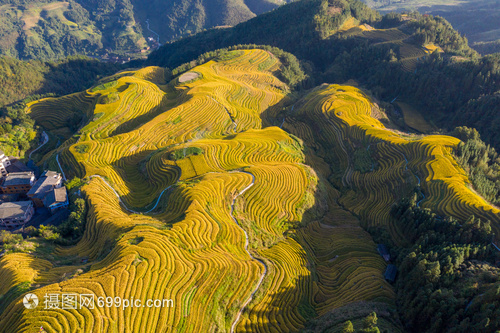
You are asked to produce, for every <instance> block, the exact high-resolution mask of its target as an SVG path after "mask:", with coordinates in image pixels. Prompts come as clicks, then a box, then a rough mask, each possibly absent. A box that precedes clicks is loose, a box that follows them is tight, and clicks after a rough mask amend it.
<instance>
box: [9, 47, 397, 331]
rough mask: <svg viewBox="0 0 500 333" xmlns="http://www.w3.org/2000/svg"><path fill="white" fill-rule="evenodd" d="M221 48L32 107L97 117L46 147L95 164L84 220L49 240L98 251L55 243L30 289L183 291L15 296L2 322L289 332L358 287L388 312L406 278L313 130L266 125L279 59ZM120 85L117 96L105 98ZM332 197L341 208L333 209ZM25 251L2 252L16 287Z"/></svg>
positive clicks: (24, 326) (276, 100) (59, 128)
mask: <svg viewBox="0 0 500 333" xmlns="http://www.w3.org/2000/svg"><path fill="white" fill-rule="evenodd" d="M224 59H225V60H212V61H209V62H207V63H206V64H204V65H201V66H198V67H196V68H194V69H193V70H192V71H191V73H198V74H199V75H200V76H199V77H198V78H194V79H192V81H191V82H187V83H180V81H183V80H184V79H182V76H180V77H178V78H175V79H174V80H172V81H168V79H167V80H166V78H168V73H165V70H164V69H162V68H158V67H149V68H144V69H141V70H138V71H127V72H121V73H118V74H117V75H115V76H114V77H111V78H109V80H108V82H107V83H103V85H102V86H98V87H95V88H94V89H89V90H87V91H85V92H82V93H80V94H75V95H70V96H66V97H62V98H58V99H53V98H51V99H44V100H41V101H38V102H35V103H32V104H30V106H29V107H30V111H31V114H32V115H33V117H34V119H36V121H37V123H39V124H40V125H42V126H44V128H46V129H47V130H50V131H51V132H55V133H59V134H61V133H63V132H64V131H65V130H64V127H65V126H66V120H65V117H68V116H69V115H70V114H69V112H68V111H72V112H75V113H82V115H83V116H84V117H85V118H86V119H88V120H89V122H88V123H86V125H85V126H83V127H82V128H81V129H80V132H79V134H77V135H76V136H71V134H70V133H69V137H70V138H69V140H67V141H66V142H64V143H63V144H62V145H61V146H60V147H59V148H57V149H55V150H54V151H52V152H51V153H49V154H48V155H46V157H45V158H44V161H45V163H46V164H47V165H48V166H49V167H50V168H57V163H56V161H55V156H59V161H60V163H61V165H62V168H63V169H64V171H65V173H66V175H67V176H73V175H78V176H80V177H86V179H87V180H88V185H86V186H85V187H84V191H85V194H86V197H87V199H88V200H89V206H90V210H89V217H88V222H87V227H86V231H85V234H84V236H83V238H82V240H81V241H80V242H79V243H78V244H77V245H76V246H74V247H69V248H57V249H56V251H55V252H54V253H53V256H55V257H54V258H67V259H66V260H68V259H69V258H72V259H69V260H74V261H75V262H79V261H80V260H79V259H78V258H80V257H88V258H89V263H88V264H86V265H84V266H80V265H79V264H78V265H69V266H59V265H58V264H57V262H58V260H59V259H56V260H55V261H53V262H54V263H53V266H52V267H49V268H44V269H45V270H43V271H42V269H41V268H38V267H32V269H33V270H35V271H36V272H37V274H33V275H32V277H31V280H28V281H27V282H29V283H30V284H31V285H33V286H35V285H38V286H39V287H35V288H37V289H36V290H34V292H35V293H36V294H38V295H43V294H44V293H60V292H83V291H84V290H86V291H87V292H89V293H95V294H96V297H97V296H104V295H107V296H113V297H115V296H120V297H124V298H130V297H133V298H134V299H144V300H145V299H146V298H160V299H164V298H165V299H172V300H173V302H174V304H175V306H174V308H167V307H165V308H156V309H155V308H153V309H148V308H145V309H143V311H140V312H138V311H137V309H132V308H129V309H126V310H124V311H122V310H118V311H114V312H111V313H108V312H107V309H105V308H96V309H94V310H86V309H82V310H78V311H77V312H78V313H79V315H81V316H83V317H84V318H85V321H84V322H82V321H79V320H75V317H74V316H73V312H72V311H67V310H62V309H60V310H48V311H47V310H43V309H40V310H39V309H36V310H30V311H26V312H24V310H22V309H23V308H24V307H23V305H22V302H19V301H17V300H16V301H15V302H13V303H12V304H11V305H10V306H9V307H7V309H6V310H5V311H4V312H3V314H2V315H1V317H0V318H1V319H0V325H1V326H2V327H7V328H8V329H9V330H12V331H18V332H22V331H29V330H32V329H33V328H35V327H40V326H42V325H43V327H44V329H45V330H46V331H47V332H53V331H57V330H58V329H59V327H63V329H64V330H67V331H74V330H77V329H78V328H79V329H82V330H84V331H94V332H104V331H108V330H110V329H111V327H116V328H117V329H119V330H134V331H139V330H140V331H165V330H176V331H186V332H201V331H202V332H211V331H221V330H222V331H229V329H230V327H232V326H233V325H234V326H235V327H236V331H244V330H247V331H268V330H270V329H271V327H274V329H275V330H279V331H284V332H289V331H297V330H298V329H300V328H301V327H303V326H304V324H305V323H306V321H307V320H308V319H312V318H314V317H315V316H317V315H321V314H324V313H326V312H328V311H329V310H331V309H334V308H338V307H341V306H342V305H344V304H345V303H347V302H349V303H350V302H363V301H368V300H369V301H372V303H371V304H372V307H371V308H370V309H372V310H373V309H374V308H377V309H380V311H381V312H383V313H387V314H388V316H390V315H389V311H388V309H389V308H390V307H392V306H393V303H394V301H393V298H394V294H393V291H392V290H391V287H390V285H389V284H388V283H387V282H385V281H384V279H383V276H382V272H383V269H384V266H385V264H384V261H383V259H382V258H381V257H380V256H379V255H378V254H377V253H376V250H375V244H374V243H373V242H372V241H371V239H370V236H369V235H368V234H367V233H366V232H365V231H363V229H362V228H361V227H360V224H359V220H357V219H356V217H354V216H353V215H352V214H350V213H349V212H347V211H345V210H343V209H342V208H341V207H340V206H339V205H338V204H337V201H336V199H337V198H338V196H339V193H338V191H337V190H335V189H334V188H333V187H332V186H331V185H328V183H324V184H323V185H322V186H321V189H319V188H318V187H317V186H318V177H317V175H316V172H317V171H315V170H314V169H312V168H311V167H309V166H308V165H306V164H304V162H305V161H304V153H303V148H302V143H301V141H300V140H299V139H297V138H295V137H293V136H290V135H288V134H287V133H286V132H285V131H283V130H282V129H280V128H278V127H275V126H269V122H270V121H274V120H275V118H276V115H277V114H278V113H279V112H281V111H282V109H283V106H285V105H289V104H290V102H291V100H290V99H289V98H288V97H286V96H285V94H284V93H285V92H286V91H287V87H286V86H285V85H284V84H283V83H282V82H280V81H279V80H278V79H277V78H276V77H275V76H273V75H272V74H271V72H273V71H277V70H279V68H280V66H281V65H280V63H279V61H278V59H277V58H276V57H275V56H273V55H272V54H270V53H269V52H267V51H263V50H237V51H233V52H232V53H231V54H230V56H229V57H228V56H226V57H225V58H224ZM166 74H167V76H166ZM112 94H115V95H117V97H118V99H117V100H116V99H114V100H113V101H112V102H111V103H109V104H103V103H106V101H107V100H108V99H107V98H104V97H105V96H109V95H112ZM94 175H99V176H100V177H97V176H94ZM113 189H114V190H116V191H117V193H119V195H120V199H121V200H122V201H123V204H120V202H119V200H118V198H117V197H116V196H115V194H114V193H113ZM166 189H167V190H166ZM162 193H164V194H163V196H161V194H162ZM315 203H316V204H315ZM313 205H314V207H313ZM130 210H133V211H137V212H136V213H134V212H133V211H130ZM141 211H142V212H144V213H143V214H139V213H138V212H141ZM148 211H149V212H148ZM327 211H328V212H329V214H333V215H336V216H338V217H339V218H338V219H335V220H332V219H330V218H326V217H325V218H323V215H324V214H325V213H326V212H327ZM330 216H331V215H330ZM120 235H121V236H120ZM332 239H334V240H335V241H334V242H333V243H334V244H335V245H334V246H333V247H332V246H331V244H332ZM247 241H248V242H249V245H248V250H246V246H245V243H246V242H247ZM255 258H258V259H259V260H257V259H255ZM17 259H19V257H18V256H16V257H14V256H11V255H6V256H4V257H3V258H2V259H1V260H2V264H3V265H4V266H3V267H9V268H5V269H4V270H3V271H2V272H5V273H3V274H5V275H7V273H12V274H11V275H9V276H13V277H15V278H13V279H9V280H8V286H10V287H13V286H16V285H18V284H19V283H20V282H26V281H25V280H23V281H21V280H19V279H21V276H20V275H16V274H13V273H14V272H15V270H14V271H12V270H13V269H12V267H11V266H10V265H8V263H10V260H17ZM353 264H355V265H356V268H355V269H352V267H351V265H353ZM0 267H1V266H0ZM23 267H24V266H23ZM79 268H80V269H82V270H83V272H84V273H83V274H79V275H75V276H74V277H73V278H71V279H68V280H66V281H61V280H59V278H58V275H57V273H56V272H61V271H63V270H64V271H65V272H71V271H73V270H76V269H79ZM18 276H19V277H18ZM318 277H319V278H318ZM25 279H26V278H25ZM113 281H119V286H118V285H115V283H114V282H113ZM259 281H262V283H260V282H259ZM255 290H257V293H256V294H255V296H254V297H253V300H252V301H251V302H250V303H248V305H246V302H245V301H246V300H248V299H251V295H252V293H253V291H255ZM19 311H23V312H22V315H21V318H23V319H22V321H19V318H20V317H19V316H18V315H17V313H19ZM39 311H43V313H44V315H43V316H40V313H41V312H39ZM240 312H242V315H241V318H240V319H238V313H240ZM146 318H147V320H146Z"/></svg>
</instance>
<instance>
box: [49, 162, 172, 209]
mask: <svg viewBox="0 0 500 333" xmlns="http://www.w3.org/2000/svg"><path fill="white" fill-rule="evenodd" d="M56 161H57V164H58V165H59V169H60V170H61V173H62V175H63V178H64V180H66V176H65V175H64V170H63V169H62V167H61V164H60V163H59V154H57V156H56ZM179 177H180V175H179ZM89 178H90V179H92V178H99V179H101V180H102V181H103V182H104V184H106V185H107V186H108V187H109V188H110V189H111V191H113V193H114V194H115V195H116V197H117V198H118V201H119V202H120V204H121V205H122V206H123V207H124V208H125V209H126V210H127V211H129V212H130V213H133V214H148V213H151V212H152V211H153V210H154V209H155V208H156V207H157V206H158V204H159V203H160V199H161V197H162V196H163V194H164V193H165V192H166V191H168V190H169V189H170V188H171V187H172V185H170V186H167V187H166V188H165V189H164V190H163V191H161V193H160V195H159V196H158V199H156V203H155V204H154V206H153V208H151V209H150V210H148V211H145V212H138V211H135V210H133V209H130V208H129V207H127V205H126V204H125V202H124V201H123V200H122V198H121V197H120V195H119V194H118V192H116V190H115V189H114V188H113V186H111V184H110V183H108V181H107V180H106V179H104V177H102V176H101V175H92V176H89ZM152 214H158V213H152Z"/></svg>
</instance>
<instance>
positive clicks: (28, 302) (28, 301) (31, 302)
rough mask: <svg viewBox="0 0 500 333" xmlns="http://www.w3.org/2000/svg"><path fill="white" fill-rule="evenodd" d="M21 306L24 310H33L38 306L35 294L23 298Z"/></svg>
mask: <svg viewBox="0 0 500 333" xmlns="http://www.w3.org/2000/svg"><path fill="white" fill-rule="evenodd" d="M23 304H24V307H25V308H26V309H34V308H36V307H37V306H38V297H37V296H36V295H35V294H26V295H25V296H24V298H23Z"/></svg>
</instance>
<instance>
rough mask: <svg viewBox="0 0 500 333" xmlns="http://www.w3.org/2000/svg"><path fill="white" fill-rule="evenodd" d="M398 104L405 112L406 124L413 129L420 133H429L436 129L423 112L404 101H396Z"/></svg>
mask: <svg viewBox="0 0 500 333" xmlns="http://www.w3.org/2000/svg"><path fill="white" fill-rule="evenodd" d="M396 104H397V106H398V107H399V108H400V109H401V111H402V113H403V118H404V121H405V123H406V125H407V126H408V127H410V128H411V129H413V130H416V131H418V132H420V133H429V132H432V131H435V130H436V128H435V127H434V126H432V125H431V124H429V123H428V122H427V120H425V118H424V117H423V116H422V114H421V113H420V112H419V111H418V110H417V109H415V108H414V107H413V106H411V105H409V104H408V103H404V102H396Z"/></svg>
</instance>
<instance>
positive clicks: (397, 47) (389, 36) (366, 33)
mask: <svg viewBox="0 0 500 333" xmlns="http://www.w3.org/2000/svg"><path fill="white" fill-rule="evenodd" d="M349 27H350V28H348V29H342V30H340V33H341V34H342V35H344V36H346V37H357V38H364V39H368V40H370V42H372V43H373V44H374V45H387V44H389V45H390V46H391V47H392V48H393V50H394V51H395V52H398V53H399V62H400V64H401V67H402V68H403V69H404V70H405V71H407V72H413V71H415V68H416V66H417V64H418V62H419V61H422V60H423V59H424V58H425V56H426V55H428V54H430V53H432V52H433V51H434V50H436V49H438V50H440V48H439V46H436V45H434V44H427V45H426V46H424V47H419V46H417V45H414V44H412V43H409V42H408V41H407V39H408V37H409V36H408V35H407V34H405V33H404V32H402V31H401V30H399V29H398V28H391V29H373V28H372V29H367V28H366V26H365V25H360V26H355V27H351V26H350V25H349Z"/></svg>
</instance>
